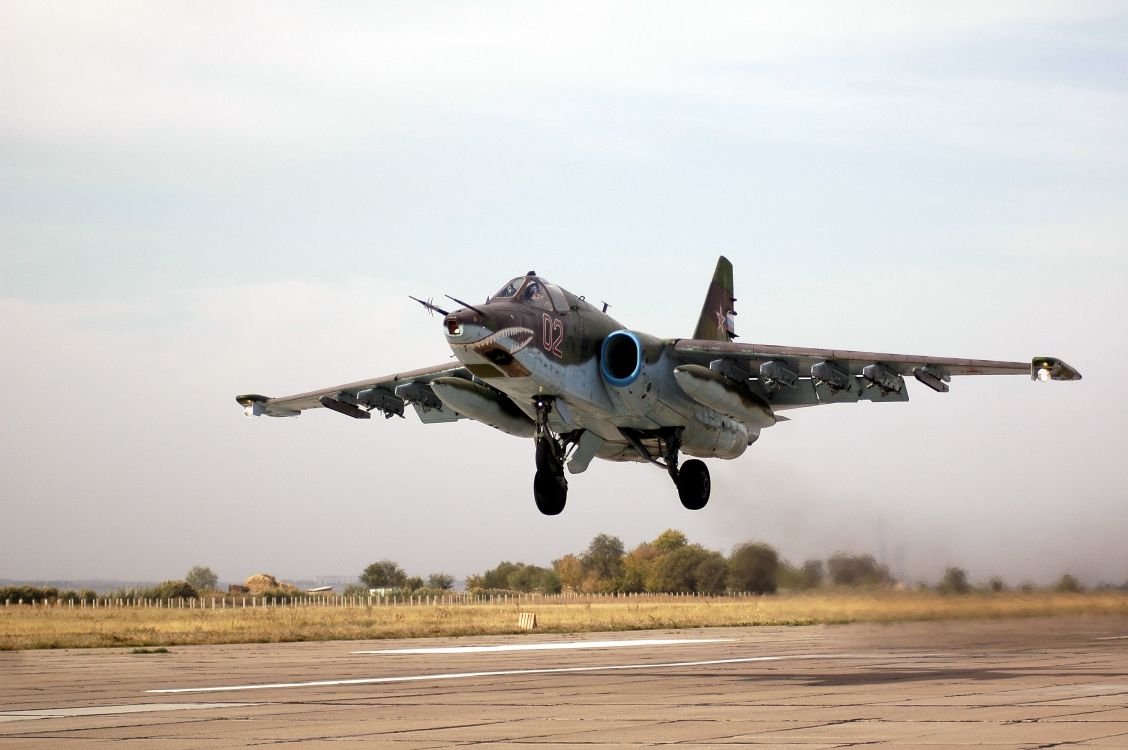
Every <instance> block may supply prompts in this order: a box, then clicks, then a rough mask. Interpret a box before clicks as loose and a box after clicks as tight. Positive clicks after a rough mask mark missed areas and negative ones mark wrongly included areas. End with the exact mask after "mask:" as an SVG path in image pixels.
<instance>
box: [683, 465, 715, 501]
mask: <svg viewBox="0 0 1128 750" xmlns="http://www.w3.org/2000/svg"><path fill="white" fill-rule="evenodd" d="M711 489H712V484H711V482H710V481H709V467H708V466H706V465H705V462H704V461H699V460H698V459H696V458H691V459H690V460H688V461H686V462H685V463H684V464H682V465H681V468H680V469H679V470H678V497H680V498H681V504H682V505H684V506H685V507H686V508H688V509H689V510H701V509H702V508H704V507H705V504H706V503H708V502H709V491H710V490H711Z"/></svg>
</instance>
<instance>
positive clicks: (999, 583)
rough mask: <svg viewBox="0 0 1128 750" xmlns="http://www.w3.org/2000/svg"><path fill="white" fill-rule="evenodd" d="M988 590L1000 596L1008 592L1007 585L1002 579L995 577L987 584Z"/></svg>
mask: <svg viewBox="0 0 1128 750" xmlns="http://www.w3.org/2000/svg"><path fill="white" fill-rule="evenodd" d="M987 588H989V589H991V592H992V593H994V594H1000V593H1002V592H1004V591H1006V590H1007V584H1006V581H1004V580H1003V579H1002V578H1000V577H999V576H995V577H994V578H992V579H991V580H990V581H988V582H987Z"/></svg>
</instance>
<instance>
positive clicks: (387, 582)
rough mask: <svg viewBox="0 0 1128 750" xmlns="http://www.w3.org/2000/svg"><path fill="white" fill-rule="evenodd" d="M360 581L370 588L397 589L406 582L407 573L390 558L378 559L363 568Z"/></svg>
mask: <svg viewBox="0 0 1128 750" xmlns="http://www.w3.org/2000/svg"><path fill="white" fill-rule="evenodd" d="M360 582H361V583H363V584H364V585H365V586H367V587H368V588H370V589H398V588H403V585H404V583H406V582H407V573H404V572H403V568H401V567H400V566H398V565H396V564H395V563H394V562H392V561H391V560H380V561H379V562H374V563H372V564H371V565H369V566H368V567H367V568H365V569H364V572H363V573H361V574H360Z"/></svg>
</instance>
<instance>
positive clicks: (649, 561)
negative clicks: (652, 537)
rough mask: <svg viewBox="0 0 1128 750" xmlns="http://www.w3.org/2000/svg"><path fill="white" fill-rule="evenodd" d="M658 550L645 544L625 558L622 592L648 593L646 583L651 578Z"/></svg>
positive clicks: (647, 543) (651, 545)
mask: <svg viewBox="0 0 1128 750" xmlns="http://www.w3.org/2000/svg"><path fill="white" fill-rule="evenodd" d="M656 559H658V550H657V549H655V547H654V545H653V544H650V543H649V542H643V543H642V544H640V545H638V546H637V547H635V548H634V549H633V550H631V551H630V553H629V554H627V555H626V556H625V557H623V583H622V585H621V587H620V590H622V591H626V592H630V593H639V592H642V591H646V582H647V580H649V578H650V576H651V571H652V569H653V567H654V561H655V560H656Z"/></svg>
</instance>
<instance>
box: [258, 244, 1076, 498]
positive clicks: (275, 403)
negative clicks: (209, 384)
mask: <svg viewBox="0 0 1128 750" xmlns="http://www.w3.org/2000/svg"><path fill="white" fill-rule="evenodd" d="M412 299H415V298H414V297H413V298H412ZM449 299H451V300H452V301H453V302H454V303H455V304H457V305H461V307H460V308H459V309H456V310H454V311H453V312H450V311H447V310H444V309H443V308H441V307H439V306H438V305H436V304H434V302H432V301H423V300H419V299H416V301H417V302H419V303H420V304H422V305H423V306H424V307H426V308H428V309H429V310H431V311H432V312H437V313H439V314H440V315H441V316H442V329H443V334H444V336H445V337H446V342H447V344H448V345H449V346H450V348H451V351H453V352H454V356H455V358H457V360H458V362H457V364H456V363H448V364H441V365H436V366H434V367H427V368H424V369H421V370H413V371H410V372H402V373H397V374H394V375H388V376H385V377H379V378H372V379H370V380H361V381H359V382H356V383H348V384H345V385H337V386H333V387H331V388H322V389H320V390H316V391H310V392H308V393H299V394H296V395H293V396H282V397H279V398H269V397H267V396H260V395H258V394H246V395H242V396H237V397H236V401H238V402H239V404H240V405H242V406H243V408H244V411H245V413H246V414H247V416H254V417H257V416H261V415H264V414H265V415H266V416H270V417H296V416H298V415H299V414H301V413H302V412H303V411H305V410H306V409H316V408H319V407H324V408H326V409H330V410H332V411H334V412H337V413H339V414H343V415H344V416H347V417H352V418H354V419H369V418H370V417H371V416H372V413H373V412H377V413H379V414H383V415H384V417H385V418H390V417H393V416H395V417H402V416H403V415H404V409H405V406H406V405H407V404H410V405H411V406H412V407H413V408H414V410H415V413H416V414H417V415H418V416H419V419H420V420H422V421H423V422H425V423H428V424H430V423H436V422H453V421H456V420H459V419H474V420H477V421H479V422H483V423H485V424H487V425H489V426H490V427H493V428H495V429H498V430H501V431H502V432H506V433H509V434H510V435H514V436H516V437H520V438H525V439H529V438H531V439H532V440H533V442H534V445H535V446H536V452H535V455H536V474H535V475H534V479H533V498H534V500H535V501H536V505H537V508H538V509H539V510H540V512H541V513H544V514H545V515H550V516H551V515H556V514H558V513H560V512H561V511H563V510H564V505H565V502H566V500H567V497H568V480H567V478H566V477H565V471H564V470H565V467H566V468H567V470H568V471H569V472H571V473H573V474H578V473H580V472H583V471H584V470H586V469H587V468H588V465H589V464H590V463H591V461H592V460H593V459H595V458H602V459H605V460H608V461H640V462H647V463H651V464H654V465H655V466H658V467H661V468H662V469H664V470H665V471H667V472H668V473H669V475H670V478H671V479H672V480H673V481H674V485H675V486H676V487H677V491H678V496H679V497H680V499H681V503H682V505H684V506H685V507H686V508H688V509H690V510H700V509H701V508H704V507H705V504H706V503H707V502H708V501H709V494H710V480H709V469H708V467H707V466H706V465H705V463H704V462H703V461H701V460H700V459H702V458H712V459H732V458H737V457H739V456H740V455H741V454H743V453H744V451H745V449H747V448H748V446H749V445H751V444H752V443H754V442H755V441H756V440H757V439H758V438H759V437H760V432H761V431H763V430H766V429H768V428H770V427H773V426H774V425H775V424H776V423H778V422H781V421H784V420H786V419H788V417H787V416H785V413H786V412H789V411H791V410H793V409H799V408H803V407H808V406H819V405H823V404H842V403H857V402H858V401H869V402H873V403H889V402H895V401H908V399H909V394H908V390H907V389H906V387H905V377H906V376H908V375H911V376H912V377H913V378H915V379H916V380H917V381H919V382H920V383H923V384H924V385H925V386H927V387H928V388H930V389H932V390H934V391H937V392H940V393H947V392H948V388H949V386H948V383H949V382H950V381H951V378H952V377H953V376H957V375H1017V374H1027V373H1029V375H1030V377H1031V379H1033V380H1040V381H1047V380H1080V379H1081V374H1080V373H1079V372H1078V371H1077V370H1075V369H1073V368H1072V367H1070V366H1069V365H1068V364H1066V363H1065V362H1063V361H1062V360H1060V359H1058V358H1057V357H1034V358H1033V359H1032V360H1031V361H1029V362H997V361H991V360H976V359H955V358H949V357H919V356H911V355H905V354H880V353H875V352H856V351H846V350H841V349H809V348H801V347H793V346H768V345H763V344H750V343H743V342H737V341H735V339H736V331H735V324H734V320H735V317H736V310H735V303H736V298H735V297H734V296H733V271H732V264H731V263H730V262H729V261H728V260H727V259H726V258H724V257H723V256H722V257H721V258H720V259H719V260H718V261H717V267H716V271H715V272H714V274H713V280H712V282H711V283H710V284H709V288H708V292H707V293H706V295H705V304H704V306H703V307H702V309H701V316H700V317H699V319H698V321H697V328H696V329H695V330H694V332H693V337H692V338H684V339H660V338H655V337H654V336H650V335H648V334H645V333H642V332H640V331H635V330H631V329H629V328H626V327H624V326H623V325H621V324H620V323H619V322H617V321H616V320H614V319H613V318H612V317H611V316H610V315H608V314H607V306H606V305H604V306H603V308H602V309H597V308H596V307H595V306H593V305H591V304H590V303H588V302H587V301H586V300H585V299H584V298H583V297H581V296H577V295H575V294H572V293H571V292H569V291H568V290H566V289H563V288H561V287H559V286H556V285H555V284H552V283H551V282H549V281H548V280H547V279H544V278H541V277H540V276H538V275H537V274H536V273H535V272H532V271H530V272H529V273H527V274H526V275H524V276H518V277H516V278H513V279H511V280H509V281H507V282H506V283H505V285H504V286H502V287H501V289H499V290H498V291H497V293H496V294H494V295H493V296H491V297H489V298H487V300H486V301H485V302H483V303H481V304H476V305H471V304H469V303H467V302H463V301H461V300H458V299H456V298H454V297H449ZM683 454H684V455H688V456H694V457H695V458H692V459H689V460H686V461H684V462H683V461H681V456H682V455H683Z"/></svg>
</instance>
